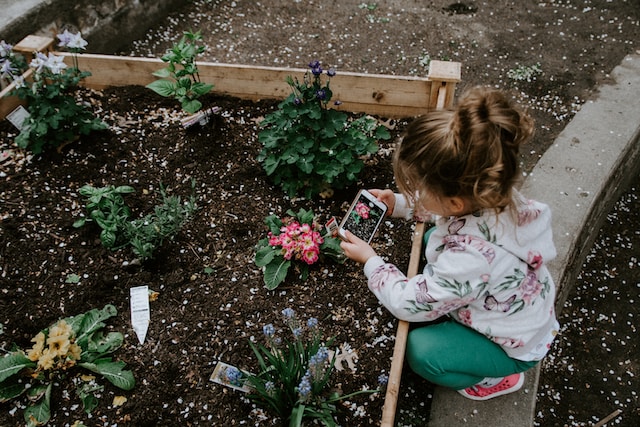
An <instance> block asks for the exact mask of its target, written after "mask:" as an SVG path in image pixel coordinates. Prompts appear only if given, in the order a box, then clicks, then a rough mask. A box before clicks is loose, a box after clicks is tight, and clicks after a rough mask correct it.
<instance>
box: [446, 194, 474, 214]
mask: <svg viewBox="0 0 640 427" xmlns="http://www.w3.org/2000/svg"><path fill="white" fill-rule="evenodd" d="M447 205H448V208H449V209H450V211H451V214H452V215H454V216H459V215H464V214H467V213H469V211H470V210H471V204H470V203H469V201H468V200H467V199H465V198H464V197H458V196H454V197H447Z"/></svg>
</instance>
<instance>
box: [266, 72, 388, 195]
mask: <svg viewBox="0 0 640 427" xmlns="http://www.w3.org/2000/svg"><path fill="white" fill-rule="evenodd" d="M309 67H310V70H309V71H307V72H306V73H305V75H304V78H303V81H302V82H300V81H299V80H298V79H297V78H296V79H293V78H292V77H291V76H288V77H287V84H288V85H289V86H290V87H291V91H292V92H291V94H290V95H289V96H288V97H287V98H286V99H285V100H284V101H282V102H281V103H280V104H279V105H278V109H277V110H275V111H274V112H272V113H270V114H268V115H267V116H266V117H265V119H264V120H263V121H262V123H261V126H262V127H263V128H264V129H263V130H261V131H260V133H259V134H258V140H259V141H260V142H261V143H262V146H263V147H262V150H261V151H260V153H259V155H258V161H260V162H261V163H262V166H263V168H264V170H265V171H266V173H267V175H268V176H270V177H271V178H272V179H273V181H274V183H275V184H276V185H279V186H280V187H281V188H282V189H283V190H284V191H285V192H286V193H287V194H288V195H289V196H291V197H293V196H295V195H296V194H299V193H302V192H304V195H305V196H306V197H311V196H312V195H314V194H318V193H319V192H321V191H322V190H324V189H326V188H327V187H330V188H331V187H335V188H343V187H345V186H347V185H348V184H350V183H353V182H355V181H356V180H357V177H358V175H359V173H360V172H361V171H362V169H363V168H364V161H363V159H362V157H363V156H367V155H370V154H373V153H376V152H377V151H378V144H377V140H380V139H389V138H390V135H389V131H388V130H387V129H386V128H385V127H384V126H381V125H379V124H378V123H377V121H376V120H375V119H374V118H372V117H370V116H362V117H360V118H357V119H354V120H350V119H349V117H348V115H347V114H346V113H344V112H341V111H338V110H335V109H333V108H328V104H329V102H330V101H331V98H332V97H333V93H332V92H331V88H330V81H331V78H332V77H334V76H335V75H336V72H335V70H334V69H332V68H330V69H329V70H328V71H327V72H326V73H323V70H322V67H321V65H320V63H319V62H318V61H313V62H311V63H310V64H309ZM323 76H326V80H323ZM334 104H338V105H339V104H340V102H339V101H336V102H335V103H334Z"/></svg>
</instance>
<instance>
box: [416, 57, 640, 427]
mask: <svg viewBox="0 0 640 427" xmlns="http://www.w3.org/2000/svg"><path fill="white" fill-rule="evenodd" d="M611 77H612V78H613V80H614V82H613V83H611V84H607V85H603V86H602V87H600V88H599V91H598V94H597V95H596V96H595V98H594V99H592V100H590V101H588V102H587V103H585V104H584V105H583V106H582V109H581V110H580V112H578V114H576V116H575V117H574V118H573V120H572V121H571V122H570V123H569V124H568V125H567V127H566V128H565V129H564V130H563V132H562V133H561V134H560V135H559V136H558V138H557V139H556V141H555V143H554V144H553V146H552V147H550V148H549V149H548V150H547V151H546V152H545V154H544V155H543V156H542V158H541V159H540V161H539V162H538V163H537V165H536V166H535V168H534V170H533V171H532V173H531V174H530V175H529V176H528V177H527V179H526V181H525V183H524V185H523V188H522V192H523V193H524V194H525V195H526V196H527V197H530V198H532V199H537V200H540V201H543V202H545V203H547V204H549V205H550V206H551V208H552V209H553V211H554V218H553V231H554V235H555V237H554V240H555V244H556V247H557V249H558V257H557V259H556V260H554V261H553V263H550V268H551V273H552V274H553V277H554V278H555V280H556V285H557V286H558V302H557V305H556V307H557V309H558V311H559V310H560V309H561V308H562V306H563V305H564V302H565V300H566V298H567V295H568V293H569V291H570V290H571V286H572V284H573V283H574V282H575V278H576V277H577V275H578V274H579V273H580V270H581V267H582V264H583V261H584V259H585V257H586V255H587V253H588V251H589V250H590V248H591V247H592V245H593V242H594V240H595V238H596V237H597V234H598V230H599V229H600V227H601V226H602V224H603V222H604V220H605V218H606V214H607V212H608V211H609V210H610V208H611V207H612V206H613V204H614V203H615V201H616V200H618V198H619V196H620V194H621V193H622V192H623V191H624V190H625V189H626V188H627V187H628V185H629V183H630V182H631V180H632V179H633V178H634V177H635V176H637V174H638V171H639V170H640V141H639V139H640V53H637V54H634V55H628V56H627V57H625V58H624V60H623V61H622V63H621V64H620V65H619V66H617V67H616V68H615V69H614V71H613V72H612V74H611ZM539 374H540V370H539V366H538V368H536V369H532V370H530V371H529V372H527V374H526V382H525V384H524V386H523V387H522V389H521V390H520V391H519V392H517V393H514V394H511V395H507V396H502V397H499V398H496V399H494V400H489V401H486V402H476V401H472V400H469V399H466V398H464V397H462V396H461V395H459V394H458V393H457V392H455V391H452V390H446V389H443V388H437V389H436V391H435V394H434V398H433V403H432V405H431V418H430V421H429V427H455V426H463V425H472V426H486V427H495V426H497V427H502V426H505V427H519V426H523V427H525V426H527V427H528V426H531V425H533V420H534V416H535V403H536V392H537V388H538V379H539Z"/></svg>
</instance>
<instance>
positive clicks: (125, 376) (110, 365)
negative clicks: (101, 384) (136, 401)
mask: <svg viewBox="0 0 640 427" xmlns="http://www.w3.org/2000/svg"><path fill="white" fill-rule="evenodd" d="M79 366H81V367H83V368H85V369H88V370H90V371H91V372H95V373H96V374H100V375H102V376H103V377H104V378H105V379H106V380H107V381H109V382H110V383H111V384H113V385H114V386H116V387H118V388H121V389H122V390H131V389H132V388H133V387H135V385H136V381H135V379H134V378H133V373H132V372H131V371H129V370H124V369H123V368H124V367H125V366H126V365H125V363H124V362H112V361H111V360H110V359H99V360H96V361H95V362H93V363H86V362H83V363H80V364H79Z"/></svg>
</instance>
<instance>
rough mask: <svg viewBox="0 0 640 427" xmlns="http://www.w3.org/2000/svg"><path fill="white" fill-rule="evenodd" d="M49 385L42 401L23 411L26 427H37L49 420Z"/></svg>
mask: <svg viewBox="0 0 640 427" xmlns="http://www.w3.org/2000/svg"><path fill="white" fill-rule="evenodd" d="M52 384H53V383H49V385H48V386H47V388H46V391H45V393H44V397H43V398H42V400H41V401H40V402H39V403H37V404H35V405H32V406H30V407H28V408H27V409H25V410H24V420H25V421H26V422H27V426H29V427H30V426H39V425H43V424H46V423H48V422H49V419H50V418H51V406H50V403H51V385H52Z"/></svg>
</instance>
